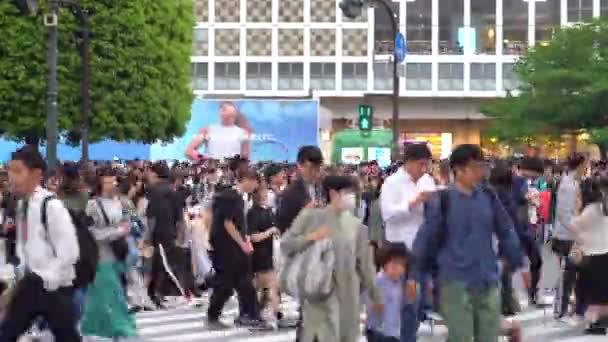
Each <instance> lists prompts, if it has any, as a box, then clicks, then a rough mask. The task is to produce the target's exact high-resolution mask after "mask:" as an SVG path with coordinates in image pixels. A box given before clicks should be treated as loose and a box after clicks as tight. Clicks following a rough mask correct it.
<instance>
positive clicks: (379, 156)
mask: <svg viewBox="0 0 608 342" xmlns="http://www.w3.org/2000/svg"><path fill="white" fill-rule="evenodd" d="M367 160H369V161H373V160H375V161H376V162H378V166H380V167H388V166H390V165H391V149H390V148H389V147H369V148H368V149H367Z"/></svg>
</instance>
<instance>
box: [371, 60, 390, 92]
mask: <svg viewBox="0 0 608 342" xmlns="http://www.w3.org/2000/svg"><path fill="white" fill-rule="evenodd" d="M374 90H393V63H392V62H377V63H374Z"/></svg>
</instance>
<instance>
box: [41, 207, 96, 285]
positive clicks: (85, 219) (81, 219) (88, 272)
mask: <svg viewBox="0 0 608 342" xmlns="http://www.w3.org/2000/svg"><path fill="white" fill-rule="evenodd" d="M53 199H57V198H56V197H54V196H48V197H45V198H44V200H43V201H42V209H41V211H42V214H41V216H40V217H41V218H42V225H43V226H44V230H45V232H46V238H47V241H48V242H49V244H50V245H51V248H52V249H53V255H56V251H55V247H54V246H53V244H52V242H51V240H50V238H49V227H48V224H47V223H48V221H47V206H48V202H49V201H50V200H53ZM68 212H69V213H70V217H71V218H72V223H73V224H74V228H76V237H77V238H78V247H79V249H80V256H79V257H78V261H77V262H76V265H74V268H75V270H76V278H75V279H74V287H76V288H84V287H87V286H88V285H89V284H91V283H92V282H93V281H94V280H95V274H96V273H97V263H98V262H99V247H98V246H97V241H95V237H94V236H93V233H91V231H90V230H89V227H90V226H92V225H93V220H92V219H91V218H90V217H89V216H87V214H86V213H85V212H84V211H83V210H72V209H68Z"/></svg>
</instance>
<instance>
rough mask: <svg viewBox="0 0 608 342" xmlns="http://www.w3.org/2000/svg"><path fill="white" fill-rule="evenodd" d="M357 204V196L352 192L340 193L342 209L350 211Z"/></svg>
mask: <svg viewBox="0 0 608 342" xmlns="http://www.w3.org/2000/svg"><path fill="white" fill-rule="evenodd" d="M356 205H357V197H356V196H355V194H354V193H346V194H343V195H342V204H341V206H342V210H344V211H351V210H355V207H356Z"/></svg>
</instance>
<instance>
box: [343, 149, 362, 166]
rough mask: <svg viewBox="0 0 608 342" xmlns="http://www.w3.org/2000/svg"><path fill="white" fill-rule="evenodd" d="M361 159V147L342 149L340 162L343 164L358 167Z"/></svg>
mask: <svg viewBox="0 0 608 342" xmlns="http://www.w3.org/2000/svg"><path fill="white" fill-rule="evenodd" d="M363 159H364V158H363V148H362V147H344V148H343V149H342V162H343V163H344V164H354V165H358V164H359V163H361V161H362V160H363Z"/></svg>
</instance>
